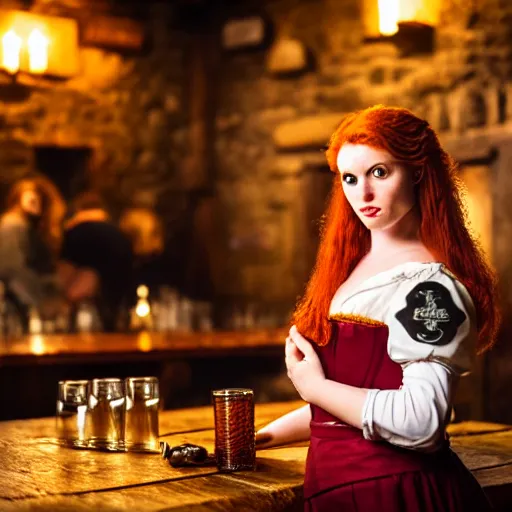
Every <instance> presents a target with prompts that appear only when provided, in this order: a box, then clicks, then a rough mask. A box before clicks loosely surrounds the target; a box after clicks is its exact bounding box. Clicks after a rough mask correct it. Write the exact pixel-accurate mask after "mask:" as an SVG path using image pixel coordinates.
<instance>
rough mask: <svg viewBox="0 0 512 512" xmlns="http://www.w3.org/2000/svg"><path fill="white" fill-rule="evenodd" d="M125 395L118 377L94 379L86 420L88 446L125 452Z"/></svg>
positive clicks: (90, 390) (91, 384) (90, 388)
mask: <svg viewBox="0 0 512 512" xmlns="http://www.w3.org/2000/svg"><path fill="white" fill-rule="evenodd" d="M124 430H125V395H124V386H123V381H122V380H121V379H93V380H92V381H91V382H90V383H89V400H88V408H87V416H86V421H85V436H86V440H87V446H88V447H89V448H93V449H97V450H108V451H124Z"/></svg>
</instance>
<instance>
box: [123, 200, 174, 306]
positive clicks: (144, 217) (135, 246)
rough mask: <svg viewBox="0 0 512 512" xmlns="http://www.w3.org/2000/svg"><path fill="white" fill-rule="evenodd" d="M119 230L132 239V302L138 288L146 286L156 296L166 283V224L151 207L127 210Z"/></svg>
mask: <svg viewBox="0 0 512 512" xmlns="http://www.w3.org/2000/svg"><path fill="white" fill-rule="evenodd" d="M119 228H120V229H121V231H122V232H123V233H124V234H125V235H126V237H127V238H128V239H129V240H130V242H131V245H132V251H133V255H134V260H133V274H132V283H131V292H130V300H131V302H133V301H134V300H135V298H136V294H135V290H136V289H137V286H139V285H141V284H144V285H146V286H147V287H148V288H149V290H150V292H152V293H155V292H156V291H157V289H158V287H159V286H160V285H162V284H168V283H167V282H166V281H167V280H166V271H165V264H164V257H163V254H164V226H163V222H162V220H161V219H160V217H158V215H156V213H154V212H153V211H152V210H150V209H149V208H128V209H127V210H125V211H124V212H123V213H122V215H121V218H120V219H119Z"/></svg>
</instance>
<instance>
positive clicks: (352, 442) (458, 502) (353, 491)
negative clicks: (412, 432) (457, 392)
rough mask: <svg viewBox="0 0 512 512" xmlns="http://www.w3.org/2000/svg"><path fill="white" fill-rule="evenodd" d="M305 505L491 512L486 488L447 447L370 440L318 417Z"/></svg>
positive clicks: (387, 511) (381, 511)
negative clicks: (424, 449)
mask: <svg viewBox="0 0 512 512" xmlns="http://www.w3.org/2000/svg"><path fill="white" fill-rule="evenodd" d="M304 497H305V500H304V510H306V511H315V512H316V511H318V512H331V511H338V510H339V511H343V512H356V511H358V512H361V511H362V512H365V511H376V512H466V511H479V512H486V511H489V510H492V507H491V506H490V504H489V501H488V500H487V497H486V496H485V494H484V492H483V490H482V488H481V487H480V485H479V484H478V482H477V481H476V479H475V478H474V477H473V475H472V474H471V473H470V471H469V470H468V469H467V468H466V467H465V466H464V464H463V463H462V461H461V460H460V459H459V457H458V456H457V455H456V454H455V453H454V452H453V451H452V450H451V449H450V448H449V445H448V443H446V446H445V447H444V448H443V449H442V450H440V451H439V452H436V453H435V454H424V453H419V452H414V451H412V450H404V449H402V448H398V447H395V446H392V445H390V444H388V443H384V442H373V441H367V440H365V439H364V438H362V435H361V431H360V430H357V429H353V428H351V427H347V428H336V427H334V428H333V427H330V426H329V427H326V426H321V427H320V426H318V427H316V428H315V424H314V422H312V436H311V443H310V450H309V453H308V459H307V463H306V475H305V481H304Z"/></svg>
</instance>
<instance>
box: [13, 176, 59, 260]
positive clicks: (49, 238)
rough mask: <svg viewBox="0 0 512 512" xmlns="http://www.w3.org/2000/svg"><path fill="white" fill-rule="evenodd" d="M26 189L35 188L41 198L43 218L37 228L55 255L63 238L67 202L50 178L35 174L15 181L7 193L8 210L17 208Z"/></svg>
mask: <svg viewBox="0 0 512 512" xmlns="http://www.w3.org/2000/svg"><path fill="white" fill-rule="evenodd" d="M26 190H33V191H34V192H36V193H37V194H38V195H39V197H40V198H41V210H42V214H41V218H40V220H39V222H38V224H37V229H38V231H39V233H40V235H41V238H42V239H43V240H44V241H45V243H46V244H47V246H48V248H49V249H50V251H51V252H52V254H53V255H57V254H58V251H59V249H60V243H61V239H62V226H61V223H62V219H63V217H64V214H65V212H66V203H65V202H64V199H63V198H62V196H61V194H60V192H59V190H58V189H57V187H56V186H55V185H54V184H53V182H51V181H50V180H49V179H48V178H46V177H44V176H42V175H35V176H31V177H27V178H23V179H21V180H19V181H17V182H15V183H14V184H13V185H12V187H11V189H10V190H9V193H8V195H7V200H6V206H7V212H9V211H12V210H15V209H16V208H17V207H18V206H19V204H20V200H21V196H22V195H23V193H24V192H25V191H26Z"/></svg>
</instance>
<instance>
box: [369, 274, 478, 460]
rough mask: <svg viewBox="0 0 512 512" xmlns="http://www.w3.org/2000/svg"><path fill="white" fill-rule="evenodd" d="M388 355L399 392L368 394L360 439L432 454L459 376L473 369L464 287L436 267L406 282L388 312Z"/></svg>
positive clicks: (469, 305) (471, 319)
mask: <svg viewBox="0 0 512 512" xmlns="http://www.w3.org/2000/svg"><path fill="white" fill-rule="evenodd" d="M386 323H387V325H388V328H389V338H388V354H389V356H390V357H391V359H392V360H393V361H395V362H396V363H399V364H400V365H401V366H402V370H403V380H402V386H401V387H400V389H399V390H377V389H372V390H370V391H369V393H368V396H367V399H366V401H365V404H364V407H363V413H362V423H363V435H364V437H365V438H366V439H369V440H385V441H387V442H389V443H391V444H395V445H398V446H401V447H404V448H409V449H415V450H422V451H435V450H436V449H438V448H439V447H440V446H441V444H442V443H443V440H444V431H445V427H446V424H447V423H448V420H449V417H450V413H451V406H452V403H453V397H454V393H455V388H456V386H457V383H458V380H459V377H460V376H461V375H463V374H465V373H468V372H469V371H470V369H471V366H472V360H473V354H474V347H475V342H476V338H477V330H476V320H475V313H474V306H473V302H472V300H471V297H470V295H469V293H468V291H467V290H466V288H465V287H464V286H463V285H462V284H461V283H460V282H459V281H457V280H456V279H455V278H454V277H453V276H451V275H450V274H448V273H447V272H445V271H443V270H442V269H440V270H439V271H437V272H436V273H435V274H433V275H432V276H430V277H429V278H428V279H427V280H422V281H417V280H416V281H415V280H414V279H407V280H404V281H403V282H402V283H400V284H399V285H398V286H397V290H396V293H395V294H394V298H393V300H392V301H391V303H390V307H389V312H388V314H387V322H386Z"/></svg>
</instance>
